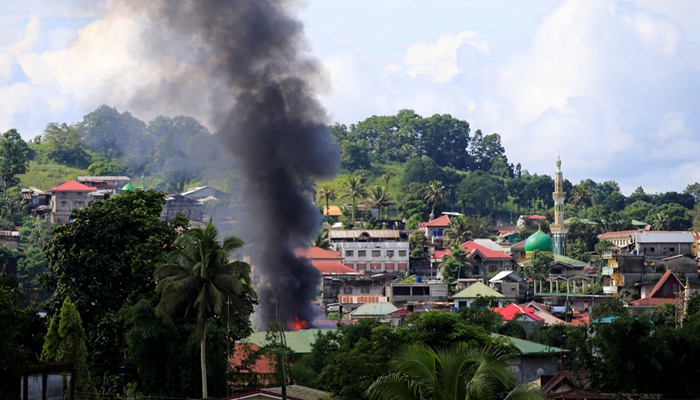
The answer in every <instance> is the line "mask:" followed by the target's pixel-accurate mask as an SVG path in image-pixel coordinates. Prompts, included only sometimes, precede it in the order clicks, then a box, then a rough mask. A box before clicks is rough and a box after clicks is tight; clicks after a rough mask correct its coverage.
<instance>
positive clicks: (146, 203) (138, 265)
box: [45, 190, 185, 367]
mask: <svg viewBox="0 0 700 400" xmlns="http://www.w3.org/2000/svg"><path fill="white" fill-rule="evenodd" d="M163 202H164V199H163V195H162V193H158V192H155V191H153V190H148V191H135V192H125V193H124V194H121V195H119V196H114V197H110V198H108V199H107V200H104V201H96V202H95V203H94V204H93V205H92V206H91V207H89V208H85V209H81V210H76V211H74V212H73V213H72V214H71V217H72V219H73V222H71V223H68V224H64V225H60V226H56V227H55V229H54V232H53V234H52V235H51V238H50V240H49V242H48V244H47V247H46V249H45V254H46V257H47V260H48V262H49V271H48V274H47V275H46V280H45V284H46V286H47V289H49V290H51V291H53V293H52V295H51V297H50V298H49V299H48V301H47V302H46V310H47V311H48V313H49V315H57V313H58V310H59V309H60V306H61V304H62V303H63V300H64V299H65V298H66V297H68V296H70V298H71V299H72V300H73V301H74V302H75V306H76V308H77V309H78V311H79V312H80V315H81V317H82V320H83V325H84V328H85V333H86V341H87V347H88V351H89V354H90V359H89V361H90V362H99V363H100V364H103V365H104V364H106V365H109V366H113V367H116V366H119V365H121V363H122V362H123V358H124V349H125V348H126V345H125V342H124V335H125V333H126V332H125V328H124V324H123V322H122V321H121V317H120V311H121V310H122V309H124V308H126V307H129V306H131V305H133V304H136V303H137V302H138V301H139V300H141V299H149V300H153V299H154V298H155V282H154V280H153V272H154V271H155V269H156V268H157V267H158V266H160V265H162V264H163V262H165V258H166V255H167V250H168V248H169V247H170V246H171V245H172V243H173V242H174V240H175V237H176V231H175V227H177V226H183V224H184V222H185V221H182V220H176V221H173V222H165V221H161V220H160V218H159V216H160V213H161V205H162V204H163Z"/></svg>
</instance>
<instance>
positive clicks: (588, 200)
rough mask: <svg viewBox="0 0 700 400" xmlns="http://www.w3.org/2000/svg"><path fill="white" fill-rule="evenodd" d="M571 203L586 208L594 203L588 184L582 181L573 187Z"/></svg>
mask: <svg viewBox="0 0 700 400" xmlns="http://www.w3.org/2000/svg"><path fill="white" fill-rule="evenodd" d="M569 203H571V205H572V206H574V207H576V208H586V207H590V206H592V205H593V198H592V197H591V192H589V191H588V186H586V184H585V183H583V182H581V183H579V184H578V185H576V186H574V187H573V188H572V189H571V198H570V199H569Z"/></svg>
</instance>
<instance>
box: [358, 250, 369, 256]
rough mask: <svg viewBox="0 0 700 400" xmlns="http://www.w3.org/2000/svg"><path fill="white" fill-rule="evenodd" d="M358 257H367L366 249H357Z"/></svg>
mask: <svg viewBox="0 0 700 400" xmlns="http://www.w3.org/2000/svg"><path fill="white" fill-rule="evenodd" d="M357 256H358V257H367V250H357Z"/></svg>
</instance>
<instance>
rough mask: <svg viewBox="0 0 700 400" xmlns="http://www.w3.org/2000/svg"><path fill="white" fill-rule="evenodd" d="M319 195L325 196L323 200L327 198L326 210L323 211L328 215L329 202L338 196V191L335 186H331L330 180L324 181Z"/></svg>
mask: <svg viewBox="0 0 700 400" xmlns="http://www.w3.org/2000/svg"><path fill="white" fill-rule="evenodd" d="M318 197H320V198H323V200H325V202H326V212H325V213H323V215H328V212H329V209H328V207H329V203H330V202H331V201H333V200H335V199H337V198H338V192H336V190H335V188H334V187H333V186H331V184H330V182H328V183H324V184H323V186H321V188H320V189H318Z"/></svg>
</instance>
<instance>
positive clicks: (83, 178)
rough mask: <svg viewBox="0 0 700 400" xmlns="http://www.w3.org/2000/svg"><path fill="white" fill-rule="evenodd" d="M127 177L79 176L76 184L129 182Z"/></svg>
mask: <svg viewBox="0 0 700 400" xmlns="http://www.w3.org/2000/svg"><path fill="white" fill-rule="evenodd" d="M130 180H131V178H129V177H128V176H79V177H78V182H99V181H130Z"/></svg>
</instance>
